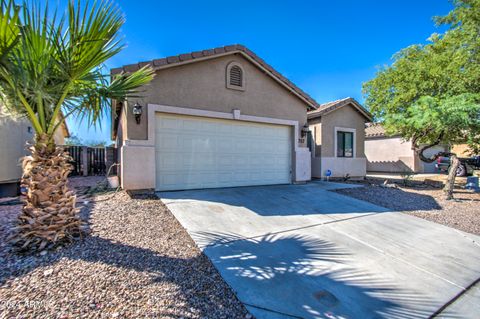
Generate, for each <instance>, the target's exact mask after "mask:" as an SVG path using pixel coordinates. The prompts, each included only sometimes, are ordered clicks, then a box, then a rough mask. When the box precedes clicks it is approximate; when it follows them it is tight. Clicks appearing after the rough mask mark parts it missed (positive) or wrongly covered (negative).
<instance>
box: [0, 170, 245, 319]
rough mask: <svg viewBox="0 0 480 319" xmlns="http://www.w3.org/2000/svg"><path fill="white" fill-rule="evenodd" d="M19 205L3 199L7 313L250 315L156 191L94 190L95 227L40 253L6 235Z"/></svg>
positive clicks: (2, 311) (0, 248)
mask: <svg viewBox="0 0 480 319" xmlns="http://www.w3.org/2000/svg"><path fill="white" fill-rule="evenodd" d="M88 179H90V180H91V182H90V183H88V182H87V181H88ZM86 180H87V181H86ZM98 180H99V178H90V177H89V178H74V179H72V182H73V184H74V185H78V187H83V188H84V189H85V188H88V187H89V185H92V183H96V182H97V181H98ZM100 180H101V178H100ZM20 208H21V207H20V205H16V206H1V207H0V243H1V244H3V245H0V264H1V265H2V266H1V267H0V318H17V317H19V318H181V317H184V318H246V317H247V315H248V312H247V311H246V309H245V307H244V306H243V305H242V304H241V303H240V302H239V301H238V299H237V298H236V297H235V295H234V293H233V292H232V290H231V289H230V288H229V286H228V285H227V284H226V283H225V282H224V281H223V279H222V277H221V276H220V275H219V273H218V272H217V271H216V269H215V268H214V267H213V265H212V264H211V262H210V261H209V260H208V258H207V257H206V256H205V255H203V254H202V253H201V251H200V250H199V249H198V248H197V246H196V245H195V243H194V242H193V241H192V239H191V238H190V237H189V235H188V234H187V232H186V231H185V230H184V229H183V228H182V226H181V225H180V224H179V223H178V221H177V220H176V219H175V218H174V216H173V215H172V214H171V213H170V211H169V210H168V209H167V208H166V207H165V206H164V205H163V204H162V202H161V201H160V200H159V199H158V198H156V197H155V196H154V195H151V194H150V195H136V196H135V198H131V197H130V196H129V195H128V194H126V193H125V192H118V193H107V194H102V195H92V197H91V198H90V203H89V204H88V205H85V207H83V208H82V212H81V214H82V216H83V218H85V219H86V220H87V221H88V223H89V228H90V234H89V235H88V236H87V237H86V238H84V239H83V240H80V241H78V242H76V243H74V244H72V245H70V246H67V247H63V248H60V249H57V250H55V251H49V252H48V253H46V254H37V255H34V256H32V255H30V256H28V255H18V254H14V253H12V251H11V250H10V245H9V244H7V243H6V238H7V236H8V234H9V233H10V232H11V225H13V222H14V221H15V218H16V216H17V215H18V213H19V212H20ZM26 301H28V302H26Z"/></svg>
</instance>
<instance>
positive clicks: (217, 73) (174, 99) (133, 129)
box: [124, 55, 307, 140]
mask: <svg viewBox="0 0 480 319" xmlns="http://www.w3.org/2000/svg"><path fill="white" fill-rule="evenodd" d="M232 61H235V62H237V63H240V64H241V66H242V67H243V70H244V76H245V86H246V88H245V91H238V90H232V89H227V88H226V67H227V65H228V64H229V63H230V62H232ZM142 94H143V95H144V96H145V98H143V99H139V100H131V101H129V103H128V110H127V112H126V113H127V138H128V139H130V140H135V139H147V119H146V117H147V113H148V112H147V109H146V108H147V105H148V104H149V103H151V104H159V105H170V106H178V107H187V108H195V109H204V110H209V111H217V112H227V113H231V112H232V110H233V109H239V110H240V111H241V114H243V115H253V116H262V117H270V118H278V119H287V120H295V121H298V122H299V130H300V129H301V127H302V126H303V125H304V124H305V123H306V120H307V113H306V107H307V105H306V104H305V103H304V102H303V101H301V100H300V99H299V98H298V97H296V96H294V95H293V94H292V93H290V92H289V91H287V90H286V89H285V88H284V87H282V86H281V85H280V84H279V83H277V82H276V81H275V80H273V79H272V78H271V77H270V76H268V75H266V74H264V73H263V72H261V71H260V70H259V69H258V68H257V67H256V66H254V65H253V64H251V63H250V62H249V61H248V60H246V59H245V58H243V57H242V56H240V55H229V56H223V57H218V58H215V59H211V60H206V61H201V62H196V63H191V64H186V65H180V66H175V67H171V68H168V69H163V70H160V71H158V72H157V75H156V77H155V79H154V80H153V81H152V82H151V83H150V84H149V85H148V86H146V91H145V92H143V93H142ZM137 101H138V102H139V103H140V104H141V105H143V106H144V110H143V114H142V121H141V124H140V125H138V124H136V123H135V119H134V116H133V115H132V110H131V108H132V106H133V105H134V103H135V102H137ZM124 135H125V134H124Z"/></svg>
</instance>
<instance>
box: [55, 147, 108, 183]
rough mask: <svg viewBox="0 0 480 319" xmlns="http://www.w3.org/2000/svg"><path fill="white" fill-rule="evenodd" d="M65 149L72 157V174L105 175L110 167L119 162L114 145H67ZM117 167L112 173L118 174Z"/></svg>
mask: <svg viewBox="0 0 480 319" xmlns="http://www.w3.org/2000/svg"><path fill="white" fill-rule="evenodd" d="M64 148H65V150H66V151H67V152H68V153H69V154H70V156H71V157H72V163H71V164H72V165H73V170H72V172H71V173H70V176H88V175H105V174H106V173H107V170H108V168H109V167H110V166H111V165H112V164H114V163H116V162H117V152H116V149H115V148H114V147H87V146H77V145H66V146H64ZM116 173H117V170H116V167H114V168H112V171H111V172H110V174H116Z"/></svg>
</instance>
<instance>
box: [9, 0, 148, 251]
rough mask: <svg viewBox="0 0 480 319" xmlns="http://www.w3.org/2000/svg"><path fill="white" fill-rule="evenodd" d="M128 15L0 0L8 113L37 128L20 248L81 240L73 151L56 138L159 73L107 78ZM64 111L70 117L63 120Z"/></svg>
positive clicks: (104, 4)
mask: <svg viewBox="0 0 480 319" xmlns="http://www.w3.org/2000/svg"><path fill="white" fill-rule="evenodd" d="M123 23H124V17H123V15H122V14H121V12H120V11H119V10H118V9H117V8H116V6H115V5H114V4H113V3H112V2H110V1H97V2H95V3H94V4H93V5H90V4H89V3H88V2H86V3H84V4H81V3H80V2H74V1H70V2H69V3H68V6H67V10H66V12H65V13H64V14H58V13H57V12H53V13H51V12H50V11H49V9H48V8H43V9H41V8H40V7H39V6H35V5H34V4H32V3H30V2H26V1H24V2H21V3H20V4H19V5H17V4H16V3H15V1H14V0H1V15H0V96H1V98H2V103H3V104H4V105H5V106H6V109H7V111H9V112H10V113H12V114H20V115H24V116H26V117H27V118H28V119H29V120H30V122H31V123H32V126H33V128H34V129H35V132H36V134H35V139H34V142H33V145H31V147H30V148H29V150H30V152H31V155H30V156H27V157H25V158H24V160H23V171H24V172H23V176H22V185H23V186H25V187H26V188H27V190H28V191H27V194H26V202H25V205H24V207H23V211H22V213H21V214H20V216H19V219H18V227H17V235H16V236H15V237H14V241H15V242H16V243H17V244H19V245H20V247H21V248H22V249H30V248H31V249H40V250H42V249H44V248H45V247H47V246H53V245H56V244H58V243H61V242H63V241H67V240H71V239H72V238H74V237H76V236H78V235H80V234H81V233H82V229H83V223H82V221H81V219H80V218H79V216H78V209H77V208H76V205H75V201H76V199H75V195H74V192H73V191H71V190H69V189H68V187H67V176H68V174H69V172H70V170H71V166H70V164H69V163H68V161H69V156H68V154H67V153H64V151H63V150H62V149H61V148H59V147H57V146H56V145H55V143H54V140H53V135H54V132H55V131H56V129H57V128H58V127H59V126H60V125H61V123H62V122H63V121H65V118H66V117H68V116H71V115H76V116H78V117H80V118H81V119H83V120H84V121H87V122H88V124H90V125H94V124H95V123H97V121H98V120H100V119H101V117H102V116H103V115H105V114H107V110H108V106H109V101H110V99H116V100H124V99H126V98H127V97H130V96H136V95H137V94H138V88H139V87H141V86H143V85H145V84H147V83H148V82H149V81H150V80H151V79H152V77H153V71H152V70H151V69H149V68H143V69H141V70H139V71H137V72H135V73H131V74H129V75H125V74H121V75H119V76H117V77H115V78H113V79H112V80H111V82H110V81H109V79H110V78H109V77H110V76H109V74H108V73H107V74H104V72H102V71H104V68H103V67H102V66H103V64H104V63H105V61H107V60H108V59H109V58H111V57H112V56H114V55H115V54H117V53H118V52H120V51H121V50H122V48H123V45H122V43H121V39H120V36H119V30H120V28H121V26H122V25H123ZM63 114H64V115H63Z"/></svg>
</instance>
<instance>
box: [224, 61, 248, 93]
mask: <svg viewBox="0 0 480 319" xmlns="http://www.w3.org/2000/svg"><path fill="white" fill-rule="evenodd" d="M226 80H227V88H229V89H234V90H241V91H243V90H245V74H244V72H243V68H242V66H241V65H240V64H238V63H237V62H231V63H229V64H228V66H227V78H226Z"/></svg>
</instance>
